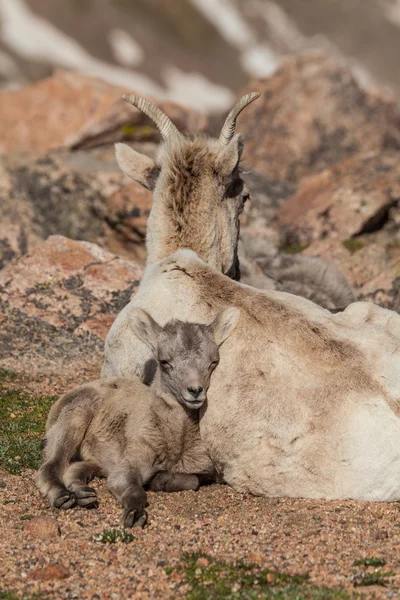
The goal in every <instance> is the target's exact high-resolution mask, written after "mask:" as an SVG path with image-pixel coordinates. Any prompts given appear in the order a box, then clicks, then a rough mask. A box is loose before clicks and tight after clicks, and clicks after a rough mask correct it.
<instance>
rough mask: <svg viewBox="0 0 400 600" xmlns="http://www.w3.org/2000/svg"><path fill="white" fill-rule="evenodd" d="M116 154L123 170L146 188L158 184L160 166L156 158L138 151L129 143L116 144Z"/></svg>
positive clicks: (151, 187) (150, 188)
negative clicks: (153, 158)
mask: <svg viewBox="0 0 400 600" xmlns="http://www.w3.org/2000/svg"><path fill="white" fill-rule="evenodd" d="M115 156H116V159H117V163H118V166H119V168H120V169H121V171H123V172H124V173H125V175H128V177H131V179H134V180H135V181H137V182H138V183H140V184H141V185H143V186H144V187H145V188H147V189H149V190H152V189H153V188H154V186H155V184H156V181H157V177H158V174H159V168H158V167H157V165H156V163H155V162H154V160H152V159H151V158H149V157H148V156H146V155H145V154H140V152H136V150H134V149H133V148H131V147H130V146H128V145H127V144H115Z"/></svg>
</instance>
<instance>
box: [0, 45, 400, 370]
mask: <svg viewBox="0 0 400 600" xmlns="http://www.w3.org/2000/svg"><path fill="white" fill-rule="evenodd" d="M247 89H258V90H260V91H261V93H262V96H261V98H260V99H259V100H258V101H257V102H255V103H253V104H252V105H251V106H250V107H249V108H248V109H247V111H245V112H244V113H243V115H242V116H241V117H240V119H239V123H238V130H239V131H242V132H243V134H244V135H245V139H246V146H245V156H244V172H245V175H244V178H245V179H246V181H247V183H248V185H249V188H250V190H251V192H252V202H250V203H248V205H247V207H246V210H245V213H244V214H243V215H242V243H241V254H242V258H243V267H244V268H243V271H244V275H245V281H249V282H250V283H252V284H254V285H258V286H259V287H263V288H268V289H284V290H285V289H286V290H288V291H295V292H296V290H298V293H302V294H304V295H306V296H308V297H315V298H318V297H319V296H318V294H319V293H320V291H319V289H318V286H319V285H320V283H319V281H317V280H318V278H320V276H321V275H320V274H321V266H320V265H319V266H318V265H314V263H310V262H309V261H308V259H307V258H306V257H323V258H324V259H327V260H328V261H330V262H332V263H334V264H335V265H336V266H337V267H338V268H340V269H341V270H342V271H343V272H344V273H345V274H346V275H347V277H348V279H349V281H350V282H351V284H352V285H353V286H354V287H355V290H356V293H357V295H358V296H359V297H360V298H362V299H373V300H375V301H377V302H379V303H381V304H383V305H384V306H387V307H390V308H395V309H398V308H399V302H400V301H399V294H400V292H399V287H400V207H399V195H400V191H399V190H400V172H399V167H398V165H399V164H400V160H399V159H400V114H399V111H398V109H397V107H396V104H395V103H394V101H393V99H391V98H390V97H388V96H387V95H386V94H384V93H381V92H379V91H377V90H370V89H367V88H363V87H361V86H360V84H359V83H357V81H356V80H355V79H354V77H353V76H352V75H351V73H350V72H349V70H347V69H346V68H344V67H342V66H341V65H339V64H337V63H335V62H334V61H332V60H331V59H329V58H327V57H325V56H323V55H315V54H312V55H310V56H308V57H300V58H296V57H294V58H289V59H287V60H286V61H285V62H284V63H283V64H282V66H281V67H280V68H279V69H278V71H277V72H276V73H275V74H274V75H273V76H271V77H270V78H268V79H265V80H254V81H252V82H251V83H250V84H249V86H248V88H247ZM121 91H122V90H121V88H116V87H114V86H110V85H108V84H105V83H102V82H98V81H97V80H95V79H92V78H89V77H84V76H76V77H74V76H73V75H72V74H67V73H65V72H59V73H58V74H56V75H55V76H53V77H51V78H49V79H47V80H43V81H41V82H39V83H37V84H33V85H32V86H29V87H27V88H24V89H23V90H20V91H13V92H6V93H3V95H2V98H0V103H2V106H3V108H4V110H3V111H1V112H0V114H1V115H2V116H1V118H2V121H3V123H4V128H5V131H6V135H5V136H3V138H2V140H1V152H2V154H3V156H2V157H1V160H0V194H1V196H0V201H1V212H2V220H1V224H0V265H1V267H2V268H3V270H2V271H0V278H1V301H2V303H3V304H2V306H3V310H4V315H5V316H3V320H4V319H6V321H5V322H4V325H7V327H8V328H9V333H8V337H7V342H6V343H5V344H3V346H2V358H3V359H4V360H6V361H7V364H8V365H9V366H11V363H12V364H13V366H14V367H15V364H14V363H13V360H12V356H15V357H17V356H18V357H19V356H25V353H26V352H28V354H27V356H28V357H29V360H31V359H33V357H34V355H35V352H36V349H37V348H40V352H38V355H37V356H38V360H39V362H40V361H41V358H40V357H41V356H44V355H46V352H49V353H50V354H51V352H52V351H50V349H49V348H50V346H51V344H53V346H54V347H55V346H56V345H57V344H55V342H54V340H53V341H52V339H53V336H54V335H55V336H56V338H57V337H59V336H58V334H57V327H61V328H62V329H63V330H64V329H65V331H67V332H69V333H66V334H65V335H66V336H67V337H69V342H68V345H67V346H66V347H67V348H68V352H72V354H73V352H74V347H75V345H80V344H81V341H80V339H78V338H79V336H78V337H77V338H75V337H74V336H75V335H76V334H77V332H78V333H79V335H81V334H83V331H84V330H85V331H86V332H89V333H90V336H89V337H90V339H92V337H91V336H95V338H96V343H94V344H93V347H90V348H89V346H90V344H89V346H88V347H87V349H88V352H90V354H91V360H92V359H93V355H95V356H96V357H97V358H96V360H97V361H100V359H101V341H102V340H103V339H104V337H105V334H106V331H107V327H108V326H109V325H110V323H111V320H112V318H114V316H115V315H116V313H117V310H119V308H121V307H122V306H123V304H124V303H125V302H126V301H127V300H128V299H129V296H130V294H131V293H133V292H134V289H135V285H137V282H138V281H139V280H140V272H141V266H140V265H143V264H144V261H145V248H144V236H145V228H146V220H147V216H148V214H149V210H150V206H151V194H150V193H149V192H147V191H146V190H144V189H143V188H141V187H140V186H139V185H138V184H136V183H134V182H132V181H130V180H129V179H128V178H126V177H125V176H124V175H123V174H122V173H121V172H120V171H119V169H118V167H117V165H116V163H115V159H114V152H113V146H112V143H111V142H114V141H119V140H121V139H123V140H128V141H129V142H130V143H132V144H133V145H134V147H136V148H137V149H138V150H140V151H143V152H145V153H147V154H149V155H152V156H154V153H155V152H156V148H157V143H158V140H159V137H158V133H157V131H156V129H155V127H154V125H153V124H152V123H151V122H150V121H149V120H148V119H146V118H145V117H143V115H141V113H139V111H137V110H136V109H133V108H132V107H130V106H128V105H126V104H125V103H123V102H122V101H121V100H120V99H119V97H120V94H121ZM163 108H164V109H165V110H166V111H167V112H168V114H170V115H171V117H172V118H173V119H174V120H175V122H176V123H177V125H178V126H179V127H180V128H182V129H183V130H185V131H188V132H190V131H207V130H208V129H209V127H210V126H209V123H208V120H207V119H206V118H205V117H204V116H203V115H202V114H201V113H198V112H196V111H195V110H193V109H187V108H182V107H180V106H179V105H173V104H167V105H165V106H163ZM53 111H54V114H53ZM217 126H218V122H214V125H213V127H214V129H215V128H216V127H217ZM248 170H249V172H247V171H248ZM49 236H53V237H50V238H49ZM54 236H56V237H54ZM60 236H64V237H60ZM48 238H49V240H48ZM46 240H48V241H46ZM72 240H77V241H72ZM79 240H84V241H86V242H90V243H91V244H95V245H94V246H90V248H91V250H88V249H87V248H88V247H86V246H82V245H80V244H81V242H80V241H79ZM96 244H97V246H96ZM99 246H100V247H101V248H102V249H101V248H100V247H99ZM78 248H79V252H78ZM77 252H78V254H79V253H83V256H84V257H85V258H82V260H83V262H82V264H80V267H79V269H80V271H79V273H78V272H76V273H75V270H76V267H75V266H74V265H75V260H76V253H77ZM107 252H112V253H114V255H118V256H121V257H123V258H117V257H116V256H115V257H112V256H111V255H109V254H107ZM96 253H97V254H98V255H99V256H101V257H102V258H101V259H99V260H100V262H101V263H104V264H107V269H106V271H107V276H105V275H104V274H103V275H104V277H105V278H104V277H103V275H102V276H101V277H100V279H96V278H95V279H94V280H91V286H92V287H91V288H90V293H89V292H87V298H86V300H85V293H86V292H85V290H86V284H85V281H86V280H85V277H87V276H89V273H91V268H90V269H89V267H87V265H90V264H92V263H93V262H96V260H97V259H96V260H95V259H94V258H93V257H92V256H91V255H92V254H96ZM58 256H62V257H63V258H62V261H59V260H58V258H57V257H58ZM105 257H108V258H105ZM130 260H131V261H135V262H133V263H130V262H128V261H130ZM70 261H71V264H72V267H71V268H72V270H73V271H74V272H73V273H72V272H70V265H69V263H70ZM307 261H308V262H307ZM58 262H60V264H59V265H58V266H56V265H57V264H58ZM135 263H136V265H137V266H135ZM36 264H38V265H45V266H43V268H41V267H40V268H39V269H34V270H31V268H30V266H29V265H36ZM122 264H123V265H124V267H123V268H122V267H121V266H120V265H122ZM49 265H51V267H50V266H49ZM49 269H50V270H49ZM53 269H56V271H57V276H56V277H55V275H54V273H53ZM87 269H89V270H87ZM114 269H115V270H116V271H115V276H114V275H113V270H114ZM121 269H122V271H121ZM64 271H65V272H64ZM96 272H97V271H96ZM324 272H325V270H324ZM133 273H134V274H135V275H133ZM294 273H296V275H294ZM83 275H84V278H83V279H82V276H83ZM294 277H297V278H299V277H301V278H303V282H306V283H307V285H306V287H307V289H308V290H310V289H311V292H312V294H313V295H311V296H310V295H309V293H308V292H307V290H305V288H304V286H303V287H300V288H299V287H293V278H294ZM324 277H325V278H328V279H332V278H333V279H332V281H336V279H335V277H336V274H335V273H333V272H332V274H331V272H330V271H327V275H326V274H325V275H324ZM71 278H72V279H71ZM25 280H26V281H25ZM72 280H73V282H75V283H74V284H73V283H71V284H69V283H68V282H70V281H72ZM133 281H135V282H136V283H135V285H133V283H132V282H133ZM103 285H104V286H105V288H104V291H105V290H107V293H110V294H113V296H112V297H113V300H112V301H111V300H110V299H108V300H107V301H106V300H105V299H104V298H103V297H102V295H103V287H102V286H103ZM54 286H55V287H54ZM132 286H133V287H132ZM75 289H76V290H78V292H79V293H78V292H76V291H74V290H75ZM61 290H63V292H62V293H61ZM129 290H130V291H129ZM128 291H129V293H128ZM77 293H78V296H79V302H78V297H77V296H76V294H77ZM38 294H39V295H38ZM71 294H72V299H71V298H70V296H71ZM92 294H94V296H93V295H92ZM96 294H99V295H100V296H99V297H97V295H96ZM20 298H23V302H21V301H20ZM96 298H97V299H96ZM57 302H59V306H58V308H57ZM70 302H72V304H73V306H75V305H77V303H78V304H79V306H82V305H83V304H85V306H86V307H87V308H86V309H85V310H86V311H88V314H86V313H84V314H83V313H82V314H81V313H79V311H78V313H79V314H78V313H75V312H74V311H73V310H72V309H70V308H69V303H70ZM96 302H97V303H98V308H97V309H95V308H94V306H95V305H96ZM321 302H322V303H323V304H324V302H323V300H321ZM64 303H65V305H64ZM82 303H83V304H82ZM92 303H94V304H93V307H92V308H90V305H91V304H92ZM339 304H340V302H339ZM50 305H51V306H52V308H51V309H50V308H49V307H50ZM325 305H326V306H328V307H331V304H329V302H327V303H325ZM40 306H42V309H40V310H41V312H40V310H39V308H38V307H40ZM334 306H337V307H338V308H340V306H338V304H337V303H336V304H335V303H333V305H332V307H334ZM38 310H39V312H40V317H39V320H40V322H42V320H44V321H43V322H45V323H46V324H45V325H43V327H42V326H40V327H39V326H38V327H37V328H36V331H35V335H33V333H32V339H31V341H30V345H29V351H28V349H26V352H25V350H22V349H21V348H20V347H19V344H20V341H19V340H18V336H19V335H20V336H22V337H23V338H25V337H26V336H29V335H30V333H29V332H30V329H29V328H30V327H31V325H32V324H33V323H34V321H35V319H37V318H38ZM74 310H75V309H74ZM79 310H81V309H79ZM71 311H72V312H71ZM93 311H94V316H93V314H92V312H93ZM57 312H59V315H58V317H57V318H56V314H57ZM62 314H64V316H63V317H61V316H60V315H62ZM68 315H69V316H68ZM88 315H91V316H90V317H89V316H88ZM82 318H83V320H84V321H85V322H86V321H87V320H88V321H93V319H94V322H96V323H97V321H98V320H100V321H101V323H102V325H99V324H95V325H93V330H92V329H91V327H92V325H89V326H84V325H83V324H82V323H81V322H79V323H78V321H79V319H82ZM60 319H61V320H60ZM68 320H70V323H68ZM22 323H26V327H25V325H22ZM29 324H31V325H29ZM18 327H19V329H18ZM18 331H19V332H20V333H19V334H18ZM32 331H33V330H32ZM70 333H71V335H72V337H70ZM65 335H64V334H63V335H62V336H61V337H65ZM93 339H94V338H93ZM10 340H13V342H12V343H11V342H10ZM53 342H54V343H53ZM46 346H49V348H48V349H47V350H46ZM61 347H62V344H61V345H60V353H61ZM83 347H84V346H82V347H81V348H80V350H79V352H81V351H82V348H83ZM10 352H11V354H10ZM55 352H56V351H55ZM43 353H44V354H43ZM93 353H94V354H93ZM56 354H57V352H56ZM60 356H61V354H60ZM21 360H22V358H21ZM93 360H94V359H93ZM66 362H67V364H68V362H69V361H68V360H67V361H66ZM70 364H71V365H72V362H71V363H70Z"/></svg>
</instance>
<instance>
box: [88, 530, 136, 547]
mask: <svg viewBox="0 0 400 600" xmlns="http://www.w3.org/2000/svg"><path fill="white" fill-rule="evenodd" d="M93 539H94V540H95V542H101V543H102V544H116V543H117V542H122V543H123V544H129V543H130V542H132V541H133V539H134V537H133V535H132V534H131V533H129V532H128V531H126V530H125V529H122V530H121V529H105V530H104V531H103V532H102V533H99V535H95V536H93Z"/></svg>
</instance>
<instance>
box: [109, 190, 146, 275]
mask: <svg viewBox="0 0 400 600" xmlns="http://www.w3.org/2000/svg"><path fill="white" fill-rule="evenodd" d="M151 203H152V193H151V192H150V191H149V190H146V189H145V188H143V187H142V186H141V185H140V184H139V183H136V182H135V181H131V183H129V184H127V185H125V186H124V187H122V188H121V189H119V190H117V191H116V192H115V193H114V194H111V196H109V197H108V199H107V200H106V207H105V215H104V218H105V221H106V224H107V228H106V230H105V237H104V245H105V246H106V247H107V249H108V250H110V251H111V252H114V253H115V254H119V255H121V256H126V257H127V258H131V259H133V260H135V261H137V262H139V263H142V264H144V262H145V260H146V248H145V238H146V226H147V218H148V216H149V214H150V209H151Z"/></svg>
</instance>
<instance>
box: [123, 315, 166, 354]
mask: <svg viewBox="0 0 400 600" xmlns="http://www.w3.org/2000/svg"><path fill="white" fill-rule="evenodd" d="M129 326H130V328H131V330H132V331H133V333H134V334H135V335H136V337H138V338H139V340H141V341H142V342H143V343H144V344H146V346H148V347H149V348H150V350H151V351H152V352H153V354H156V352H157V345H158V338H159V336H160V333H161V331H162V327H160V325H159V324H158V323H156V321H155V320H154V319H153V318H152V317H151V316H150V315H149V313H147V312H146V311H145V310H142V309H141V308H135V309H134V311H133V312H132V315H131V318H130V321H129Z"/></svg>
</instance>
